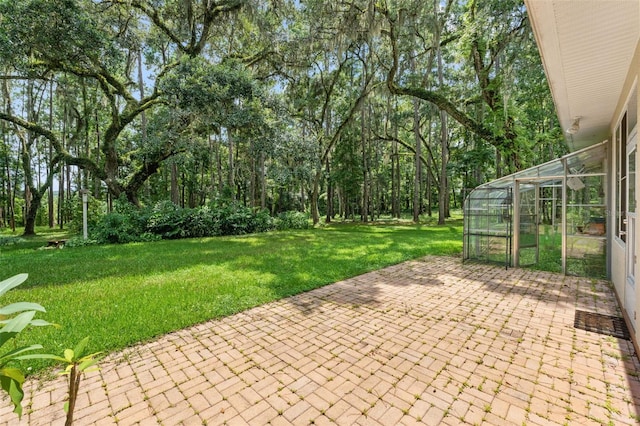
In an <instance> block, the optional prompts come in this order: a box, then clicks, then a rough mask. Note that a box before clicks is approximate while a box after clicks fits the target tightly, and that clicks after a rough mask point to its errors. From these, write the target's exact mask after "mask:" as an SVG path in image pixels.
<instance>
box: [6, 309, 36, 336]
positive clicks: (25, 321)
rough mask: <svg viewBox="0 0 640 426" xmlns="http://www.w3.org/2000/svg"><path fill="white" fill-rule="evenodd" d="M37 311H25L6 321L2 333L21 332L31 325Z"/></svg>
mask: <svg viewBox="0 0 640 426" xmlns="http://www.w3.org/2000/svg"><path fill="white" fill-rule="evenodd" d="M35 314H36V312H35V311H27V312H23V313H21V314H19V315H17V316H15V317H13V318H11V319H10V320H7V321H6V322H5V323H4V327H2V329H0V333H19V332H21V331H22V330H24V328H25V327H26V326H28V325H29V323H30V322H31V320H32V319H33V317H34V315H35Z"/></svg>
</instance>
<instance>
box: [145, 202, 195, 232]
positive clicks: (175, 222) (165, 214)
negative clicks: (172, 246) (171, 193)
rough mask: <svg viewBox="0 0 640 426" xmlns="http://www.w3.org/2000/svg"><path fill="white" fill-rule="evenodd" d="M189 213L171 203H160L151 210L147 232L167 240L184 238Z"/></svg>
mask: <svg viewBox="0 0 640 426" xmlns="http://www.w3.org/2000/svg"><path fill="white" fill-rule="evenodd" d="M187 213H188V212H187V211H186V210H185V209H183V208H182V207H180V206H178V205H176V204H174V203H172V202H171V201H160V202H158V203H157V204H156V205H155V206H154V207H153V209H152V210H151V214H150V216H149V221H148V223H147V231H148V232H150V233H151V234H156V235H159V236H160V237H162V238H166V239H174V238H184V237H185V236H186V232H185V228H186V226H185V222H186V220H187Z"/></svg>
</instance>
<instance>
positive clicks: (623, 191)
mask: <svg viewBox="0 0 640 426" xmlns="http://www.w3.org/2000/svg"><path fill="white" fill-rule="evenodd" d="M615 136H616V146H617V148H618V150H617V151H618V156H617V157H618V158H617V162H618V172H617V179H616V182H617V186H618V187H617V188H616V208H617V211H616V233H617V235H618V238H620V239H621V240H622V241H626V240H627V217H626V216H627V113H625V114H624V115H623V116H622V120H621V121H620V124H619V125H618V127H617V128H616V135H615Z"/></svg>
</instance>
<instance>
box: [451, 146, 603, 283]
mask: <svg viewBox="0 0 640 426" xmlns="http://www.w3.org/2000/svg"><path fill="white" fill-rule="evenodd" d="M607 145H608V144H607V141H605V142H602V143H599V144H597V145H593V146H590V147H588V148H585V149H582V150H580V151H576V152H574V153H571V154H568V155H565V156H564V157H562V158H559V159H556V160H552V161H549V162H547V163H544V164H541V165H539V166H536V167H532V168H530V169H527V170H523V171H521V172H517V173H514V174H512V175H509V176H505V177H503V178H500V179H497V180H494V181H492V182H489V183H486V184H483V185H480V186H478V187H477V188H475V189H473V190H472V191H471V192H470V193H469V194H468V196H467V197H466V199H465V203H464V240H463V241H464V249H463V259H464V260H465V261H466V260H477V261H485V262H499V263H501V264H504V265H505V267H509V266H516V267H518V266H535V267H538V268H540V269H544V270H550V271H556V272H562V273H565V274H570V275H580V276H593V277H602V278H607V277H608V276H609V272H608V266H607V265H608V263H609V262H608V259H607V251H606V247H607V235H608V233H607V229H608V227H609V224H608V223H607V222H608V217H607V213H608V208H607V205H608V198H607V181H606V174H607V170H606V164H607V161H606V160H607Z"/></svg>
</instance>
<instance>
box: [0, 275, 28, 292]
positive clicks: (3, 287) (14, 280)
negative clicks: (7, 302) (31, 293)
mask: <svg viewBox="0 0 640 426" xmlns="http://www.w3.org/2000/svg"><path fill="white" fill-rule="evenodd" d="M28 277H29V275H28V274H18V275H14V276H13V277H11V278H7V279H6V280H4V281H0V296H2V295H3V294H5V293H6V292H7V291H9V290H11V289H12V288H14V287H17V286H19V285H20V284H22V283H23V282H25V281H26V280H27V278H28Z"/></svg>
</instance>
